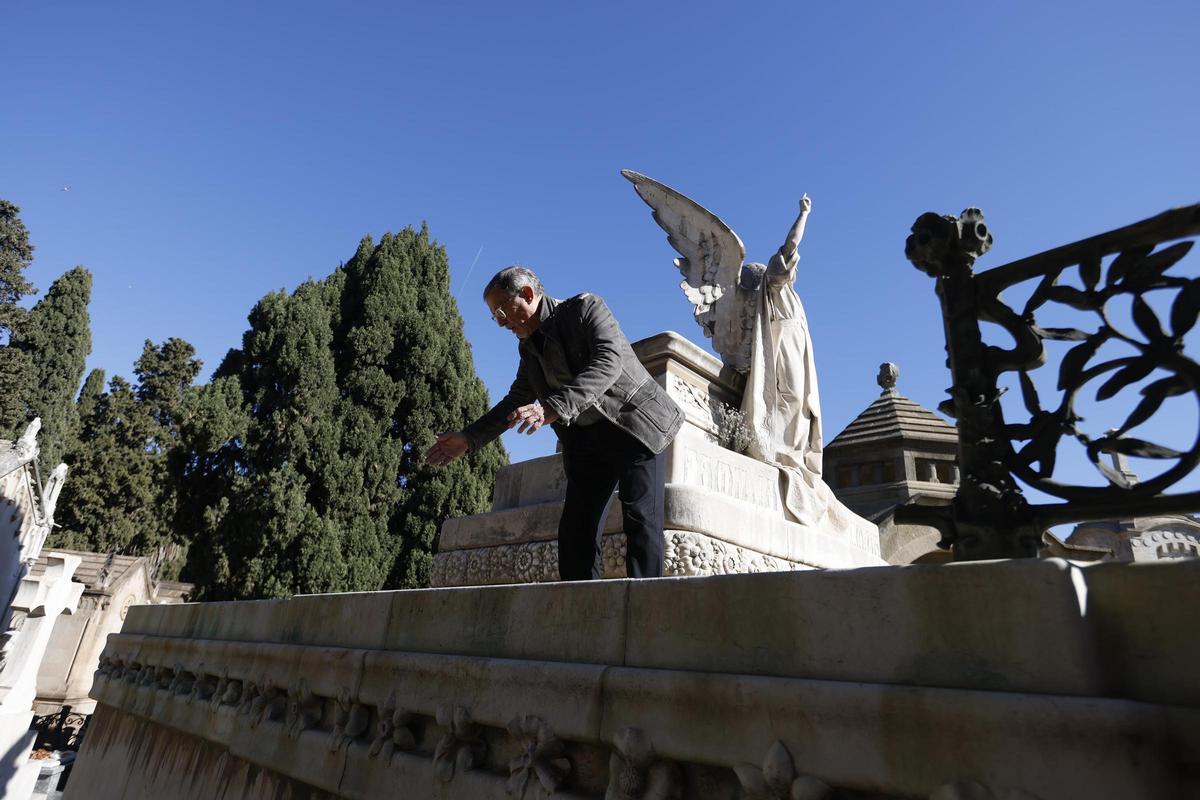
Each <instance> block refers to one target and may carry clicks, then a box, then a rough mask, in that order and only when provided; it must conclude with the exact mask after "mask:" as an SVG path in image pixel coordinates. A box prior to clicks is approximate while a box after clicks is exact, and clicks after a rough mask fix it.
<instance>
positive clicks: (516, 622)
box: [125, 559, 1200, 706]
mask: <svg viewBox="0 0 1200 800" xmlns="http://www.w3.org/2000/svg"><path fill="white" fill-rule="evenodd" d="M1198 601H1200V562H1197V561H1189V562H1183V561H1181V562H1177V563H1162V564H1145V565H1117V564H1099V565H1095V566H1090V567H1086V568H1079V567H1074V566H1070V565H1068V564H1067V563H1066V562H1064V561H1060V560H1056V559H1049V560H1041V561H1035V560H1030V561H1010V562H983V563H980V562H977V563H968V564H951V565H945V566H910V567H882V568H869V569H859V570H844V571H826V572H818V571H798V572H779V573H765V574H758V575H727V576H716V577H709V578H662V579H657V580H643V581H629V580H612V581H597V582H590V583H584V584H563V583H549V584H535V585H511V586H489V587H473V588H469V589H463V588H459V589H431V590H414V591H399V592H378V593H363V594H344V595H313V596H304V597H296V598H292V599H291V600H272V601H257V602H247V603H236V604H233V603H212V604H187V605H177V606H136V607H134V608H133V609H131V610H130V613H129V616H128V618H127V619H126V622H125V631H126V632H127V634H138V633H140V634H148V635H155V636H164V637H179V638H206V639H221V640H233V641H238V640H240V641H256V642H262V641H273V642H281V643H303V644H306V645H310V646H329V647H355V648H363V649H372V650H400V651H414V652H428V653H451V654H458V655H478V656H490V657H499V658H524V659H540V660H548V661H574V662H588V663H605V664H615V665H624V666H641V667H653V668H661V669H698V670H721V671H729V672H736V673H745V674H760V675H772V676H778V677H801V678H822V679H831V680H856V681H870V682H878V683H900V684H907V685H924V686H942V687H970V688H977V689H990V690H995V691H1024V692H1048V693H1055V694H1078V695H1090V694H1096V695H1104V696H1123V697H1127V698H1130V699H1139V700H1147V701H1163V702H1165V701H1168V700H1169V701H1171V702H1175V703H1183V704H1185V705H1186V704H1190V705H1193V706H1200V688H1198V686H1197V684H1196V682H1195V680H1194V678H1193V675H1192V672H1191V669H1190V665H1194V664H1195V663H1197V662H1200V639H1197V637H1191V636H1183V635H1180V631H1183V630H1188V629H1190V627H1189V624H1188V621H1189V619H1190V614H1191V613H1192V609H1194V608H1196V607H1197V606H1198V605H1200V602H1198ZM1048 643H1053V646H1048Z"/></svg>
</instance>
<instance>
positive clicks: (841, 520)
mask: <svg viewBox="0 0 1200 800" xmlns="http://www.w3.org/2000/svg"><path fill="white" fill-rule="evenodd" d="M799 260H800V258H799V255H798V254H797V253H796V251H792V254H791V257H790V258H785V257H784V255H783V253H782V251H780V252H777V253H776V254H775V255H774V256H773V257H772V258H771V261H770V263H769V264H768V265H767V270H766V273H765V275H764V276H763V283H762V286H761V288H760V289H759V291H758V292H757V298H756V299H757V303H758V313H757V314H756V315H755V320H754V328H753V338H752V341H751V359H750V372H749V374H748V375H747V376H746V391H745V394H744V395H743V397H742V412H743V413H744V414H745V417H746V425H747V427H748V428H749V429H750V445H749V447H748V448H747V453H748V454H749V455H750V456H752V457H754V458H757V459H759V460H760V461H766V462H768V463H772V464H775V465H777V466H778V467H779V468H780V470H781V476H782V478H783V483H784V485H783V497H784V505H785V506H786V509H787V512H788V514H789V516H791V517H793V518H794V521H796V522H798V523H800V524H801V525H807V526H810V527H812V528H814V529H816V530H818V531H820V532H822V533H826V534H832V535H841V536H845V537H847V538H849V539H851V540H852V541H853V542H855V543H856V544H860V545H862V544H864V543H865V542H870V541H873V542H875V543H878V541H879V530H878V528H876V527H875V525H874V524H873V523H871V522H868V521H867V520H865V519H863V518H862V517H860V516H858V515H857V514H855V513H854V512H853V511H851V510H850V509H848V508H846V507H845V506H844V505H842V503H841V501H840V500H838V499H837V497H836V496H834V494H833V490H832V489H830V488H829V486H828V485H827V484H826V483H825V481H823V480H822V479H821V448H822V443H821V403H820V398H819V395H818V391H817V368H816V362H815V361H814V359H813V347H812V338H811V337H810V336H809V333H808V317H807V316H806V315H805V313H804V306H803V304H801V302H800V297H799V295H797V294H796V289H795V287H794V285H793V284H794V283H795V280H796V264H797V263H798V262H799Z"/></svg>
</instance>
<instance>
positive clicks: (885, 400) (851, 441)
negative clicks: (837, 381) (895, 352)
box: [825, 365, 958, 450]
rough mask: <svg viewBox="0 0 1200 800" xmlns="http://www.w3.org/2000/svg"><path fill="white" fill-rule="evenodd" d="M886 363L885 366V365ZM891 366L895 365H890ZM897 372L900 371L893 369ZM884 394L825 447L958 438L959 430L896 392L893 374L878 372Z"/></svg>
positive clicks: (954, 440)
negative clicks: (885, 374)
mask: <svg viewBox="0 0 1200 800" xmlns="http://www.w3.org/2000/svg"><path fill="white" fill-rule="evenodd" d="M885 366H887V365H885ZM892 366H893V368H894V365H892ZM895 374H896V375H898V374H899V370H895ZM879 381H880V385H881V386H883V394H882V395H880V396H879V399H877V400H876V401H875V402H874V403H871V405H869V406H867V408H866V410H865V411H863V412H862V413H861V414H859V415H858V416H857V417H855V418H854V421H853V422H851V423H850V424H849V425H847V426H846V428H845V429H844V430H843V431H842V432H841V433H839V434H838V435H837V436H835V437H834V439H833V441H831V442H830V443H829V444H827V445H826V446H825V449H826V450H831V449H834V448H839V447H849V446H852V445H862V444H876V443H882V442H895V441H897V440H900V439H907V440H911V441H925V442H949V443H954V442H957V441H958V429H957V428H955V427H954V426H953V425H951V424H950V423H948V422H946V421H945V420H944V419H942V418H941V417H939V416H938V415H937V414H935V413H934V412H932V411H930V410H929V409H927V408H925V407H924V406H922V405H921V404H919V403H915V402H913V401H912V400H909V399H908V398H907V397H905V396H904V395H902V394H900V392H898V391H896V387H895V375H890V376H888V377H887V378H885V377H884V375H883V372H882V371H881V374H880V378H879Z"/></svg>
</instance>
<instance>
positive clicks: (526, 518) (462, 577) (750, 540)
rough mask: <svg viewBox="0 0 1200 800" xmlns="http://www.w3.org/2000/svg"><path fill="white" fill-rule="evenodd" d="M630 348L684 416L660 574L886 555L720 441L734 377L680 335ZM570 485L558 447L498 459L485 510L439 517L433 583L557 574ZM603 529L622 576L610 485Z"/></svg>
mask: <svg viewBox="0 0 1200 800" xmlns="http://www.w3.org/2000/svg"><path fill="white" fill-rule="evenodd" d="M634 350H635V351H636V352H637V354H638V357H639V358H640V359H641V360H642V363H643V364H645V365H646V368H647V369H648V370H649V371H650V374H651V375H652V376H654V378H655V380H657V381H659V383H660V384H662V385H663V386H664V387H665V388H666V390H667V393H668V394H669V395H670V396H671V397H672V399H674V400H675V402H677V403H678V404H679V405H680V407H681V408H683V410H684V412H685V414H686V419H687V424H685V425H684V427H683V430H681V431H680V433H679V436H678V437H677V438H676V439H675V442H674V443H673V444H672V445H671V446H670V447H669V448H668V449H667V452H666V470H665V478H666V486H665V487H664V488H665V495H666V522H665V528H666V530H665V532H664V535H665V536H666V542H665V545H666V552H667V559H666V563H665V564H664V569H665V574H666V575H669V576H683V575H723V574H728V573H734V572H763V571H775V570H793V569H809V568H813V567H816V568H826V569H849V568H854V567H867V566H878V565H882V564H885V563H887V562H885V561H884V560H883V559H882V558H881V557H880V550H879V538H878V535H874V536H868V537H863V538H861V539H859V540H854V539H852V538H850V537H848V536H844V535H837V534H833V533H830V532H826V531H821V530H815V529H814V528H811V527H807V526H803V525H799V524H796V523H795V522H790V521H788V519H787V518H786V515H785V511H784V504H783V495H782V488H781V482H780V473H779V470H778V469H777V468H776V467H774V466H772V465H770V464H765V463H763V462H761V461H756V460H754V459H752V458H749V457H748V456H745V455H741V454H739V453H735V452H733V451H732V450H729V449H727V448H725V447H722V446H721V445H720V444H719V443H718V442H717V439H718V436H719V430H718V428H719V426H718V420H719V419H720V417H721V414H722V413H723V410H724V409H728V408H736V407H737V405H738V403H739V400H738V397H739V391H740V383H739V381H740V380H741V377H740V376H738V375H736V374H735V373H732V372H731V371H730V370H728V369H725V370H722V368H721V365H720V362H718V361H717V359H716V358H715V357H713V356H712V355H710V354H708V353H707V352H705V351H704V350H702V349H701V348H699V347H697V346H696V345H695V344H693V343H692V342H689V341H688V340H686V339H684V338H683V337H682V336H679V335H678V334H676V333H671V332H667V333H661V334H658V335H657V336H652V337H650V338H648V339H643V340H642V341H639V342H636V343H635V344H634ZM565 490H566V479H565V477H564V475H563V469H562V457H561V456H559V455H557V454H556V455H552V456H545V457H543V458H535V459H531V460H529V461H524V462H520V463H517V464H511V465H509V466H507V467H505V468H503V469H501V470H500V472H499V473H498V474H497V476H496V489H495V493H494V496H493V501H492V509H491V511H489V512H487V513H485V514H476V515H474V516H469V517H456V518H453V519H448V520H446V522H445V523H444V524H443V525H442V531H441V536H440V538H439V540H438V553H437V555H436V556H435V557H434V567H433V584H434V585H435V586H465V585H476V584H497V583H523V582H531V581H552V580H557V579H558V569H557V546H556V544H555V539H556V538H557V535H558V519H559V516H560V513H561V510H562V500H563V497H564V495H565ZM604 530H605V533H606V539H605V542H604V551H603V552H604V575H605V577H611V578H616V577H624V575H625V564H624V551H623V550H622V548H623V546H624V545H623V543H622V540H621V539H616V538H614V536H615V535H617V534H620V532H621V515H620V506H619V504H618V503H617V502H616V499H615V495H614V500H613V502H612V504H611V505H610V507H609V513H608V517H607V519H606V521H605V528H604ZM681 552H682V553H684V555H683V556H678V555H677V554H678V553H681Z"/></svg>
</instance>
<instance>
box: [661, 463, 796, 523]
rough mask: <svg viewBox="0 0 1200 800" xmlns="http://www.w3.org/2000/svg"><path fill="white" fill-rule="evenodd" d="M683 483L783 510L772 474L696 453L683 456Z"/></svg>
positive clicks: (777, 487) (777, 486) (776, 483)
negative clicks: (765, 473)
mask: <svg viewBox="0 0 1200 800" xmlns="http://www.w3.org/2000/svg"><path fill="white" fill-rule="evenodd" d="M772 472H773V470H772ZM683 482H684V483H686V484H689V485H691V486H699V487H701V488H703V489H707V490H708V491H710V492H715V493H717V494H723V495H725V496H726V497H732V498H733V499H735V500H741V501H742V502H745V503H753V504H754V505H756V506H762V507H763V508H769V509H771V510H772V511H780V510H781V509H782V506H781V504H780V500H779V483H778V481H777V480H776V479H775V478H774V475H773V474H772V475H771V476H770V477H767V476H764V475H763V474H762V473H761V472H759V471H758V470H749V469H744V468H742V467H739V466H737V465H735V464H731V463H729V462H727V461H725V460H719V459H714V458H713V457H712V456H711V455H704V454H702V453H697V452H696V451H694V450H687V451H685V452H684V454H683Z"/></svg>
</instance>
